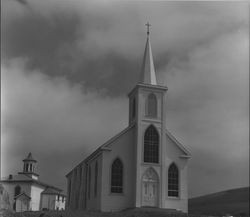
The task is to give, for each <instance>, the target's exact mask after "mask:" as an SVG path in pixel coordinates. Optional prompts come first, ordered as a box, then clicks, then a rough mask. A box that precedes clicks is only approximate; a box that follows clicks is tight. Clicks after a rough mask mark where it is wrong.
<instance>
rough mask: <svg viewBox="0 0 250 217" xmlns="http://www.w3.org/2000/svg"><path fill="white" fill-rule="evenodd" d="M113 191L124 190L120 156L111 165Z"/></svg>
mask: <svg viewBox="0 0 250 217" xmlns="http://www.w3.org/2000/svg"><path fill="white" fill-rule="evenodd" d="M111 192H112V193H122V192H123V165H122V162H121V160H120V159H118V158H117V159H116V160H114V162H113V163H112V167H111Z"/></svg>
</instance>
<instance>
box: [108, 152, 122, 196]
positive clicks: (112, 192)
mask: <svg viewBox="0 0 250 217" xmlns="http://www.w3.org/2000/svg"><path fill="white" fill-rule="evenodd" d="M117 160H118V161H119V162H120V163H121V166H122V172H121V175H122V177H121V186H112V175H113V174H112V169H113V164H114V163H115V161H117ZM124 174H125V173H124V164H123V162H122V160H121V159H120V158H119V157H117V158H115V159H114V160H113V161H112V163H111V166H110V193H111V194H119V195H120V194H124ZM112 187H120V188H121V191H120V192H114V191H112Z"/></svg>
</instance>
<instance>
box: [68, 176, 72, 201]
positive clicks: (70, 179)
mask: <svg viewBox="0 0 250 217" xmlns="http://www.w3.org/2000/svg"><path fill="white" fill-rule="evenodd" d="M68 189H69V193H68V197H69V198H68V199H69V201H70V194H71V179H70V180H69V188H68Z"/></svg>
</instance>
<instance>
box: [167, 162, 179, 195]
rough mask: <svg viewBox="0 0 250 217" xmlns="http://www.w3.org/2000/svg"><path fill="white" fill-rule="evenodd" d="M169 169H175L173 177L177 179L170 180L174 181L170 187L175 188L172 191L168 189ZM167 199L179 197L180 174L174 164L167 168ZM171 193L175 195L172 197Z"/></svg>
mask: <svg viewBox="0 0 250 217" xmlns="http://www.w3.org/2000/svg"><path fill="white" fill-rule="evenodd" d="M171 167H174V168H175V169H176V171H175V173H176V174H175V175H177V178H172V180H173V181H174V183H171V184H172V185H174V186H175V187H176V189H173V188H171V189H170V187H169V186H170V179H171V177H170V169H171ZM167 174H168V179H167V180H168V197H170V198H179V197H180V172H179V168H178V166H177V165H176V163H174V162H173V163H171V164H170V165H169V167H168V173H167ZM174 179H177V180H174ZM171 193H172V195H171ZM173 193H174V194H175V193H177V194H176V195H173Z"/></svg>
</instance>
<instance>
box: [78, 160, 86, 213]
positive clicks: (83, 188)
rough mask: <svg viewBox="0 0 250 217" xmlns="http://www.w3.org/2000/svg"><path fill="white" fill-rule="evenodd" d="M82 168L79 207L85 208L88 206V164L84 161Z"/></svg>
mask: <svg viewBox="0 0 250 217" xmlns="http://www.w3.org/2000/svg"><path fill="white" fill-rule="evenodd" d="M80 167H81V168H82V172H81V178H80V180H79V181H80V187H79V189H78V192H79V204H78V209H85V208H86V201H85V200H86V164H85V163H82V164H81V165H80Z"/></svg>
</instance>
